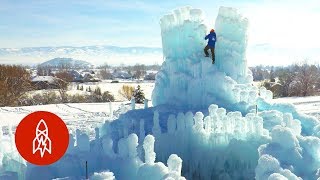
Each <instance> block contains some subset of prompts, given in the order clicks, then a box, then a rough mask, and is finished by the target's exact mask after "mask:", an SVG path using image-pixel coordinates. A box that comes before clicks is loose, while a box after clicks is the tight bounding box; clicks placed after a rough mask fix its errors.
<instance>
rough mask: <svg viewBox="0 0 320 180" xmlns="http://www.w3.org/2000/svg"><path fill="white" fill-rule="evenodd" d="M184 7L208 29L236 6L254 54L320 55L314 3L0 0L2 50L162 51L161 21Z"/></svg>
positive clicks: (318, 7) (319, 7)
mask: <svg viewBox="0 0 320 180" xmlns="http://www.w3.org/2000/svg"><path fill="white" fill-rule="evenodd" d="M186 5H190V6H192V7H195V8H200V9H202V10H203V11H204V13H205V15H206V21H207V25H208V26H213V25H214V20H215V18H216V16H217V12H218V9H219V6H231V7H235V8H238V9H239V10H240V12H242V13H243V14H244V15H245V16H247V17H248V18H249V21H250V31H249V48H251V49H252V51H254V50H255V51H261V47H263V48H264V49H262V51H264V50H267V51H270V53H271V54H272V53H273V54H275V55H277V56H285V57H287V56H290V54H291V52H295V51H297V50H299V54H297V55H295V56H296V57H290V58H293V59H294V58H309V59H314V60H315V59H316V57H320V56H319V53H317V51H318V50H319V49H320V46H319V41H320V37H319V32H320V27H319V25H318V22H319V19H320V2H317V1H316V0H304V1H302V0H244V1H241V0H233V1H231V0H210V1H209V0H191V1H188V0H183V1H182V0H157V1H154V0H148V1H139V0H90V1H88V0H67V1H66V0H51V1H49V0H41V1H38V0H0V48H20V47H39V46H86V45H116V46H151V47H161V37H160V27H159V19H160V18H161V16H162V15H164V14H167V13H169V12H170V11H171V10H172V9H174V8H177V7H180V6H186ZM259 47H260V49H259ZM277 52H278V53H277ZM295 53H296V52H295ZM309 55H310V57H309ZM250 56H251V58H260V59H261V58H262V59H263V58H266V59H265V60H260V61H261V62H264V61H267V60H268V59H269V58H270V57H266V56H261V57H260V56H259V54H257V53H252V54H250V55H249V57H250ZM278 58H279V57H278Z"/></svg>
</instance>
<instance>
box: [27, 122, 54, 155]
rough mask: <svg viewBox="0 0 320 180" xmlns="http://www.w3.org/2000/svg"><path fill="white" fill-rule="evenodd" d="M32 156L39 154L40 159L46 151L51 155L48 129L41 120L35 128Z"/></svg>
mask: <svg viewBox="0 0 320 180" xmlns="http://www.w3.org/2000/svg"><path fill="white" fill-rule="evenodd" d="M32 148H33V151H32V152H33V154H35V153H36V152H37V151H39V152H40V155H41V158H42V157H43V156H44V153H45V152H46V151H47V152H48V153H49V154H51V140H50V138H49V129H48V126H47V124H46V122H45V121H44V120H43V119H41V120H40V121H39V123H38V125H37V128H36V137H35V138H34V139H33V146H32Z"/></svg>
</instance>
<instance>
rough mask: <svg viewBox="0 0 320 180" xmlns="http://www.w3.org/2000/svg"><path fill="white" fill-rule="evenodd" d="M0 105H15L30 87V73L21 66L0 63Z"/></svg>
mask: <svg viewBox="0 0 320 180" xmlns="http://www.w3.org/2000/svg"><path fill="white" fill-rule="evenodd" d="M0 87H1V88H0V106H15V105H17V104H18V102H19V100H20V98H21V97H22V96H23V95H25V94H26V93H27V92H28V91H30V90H31V89H32V85H31V81H30V74H29V72H28V71H27V70H26V69H25V68H24V67H21V66H10V65H0Z"/></svg>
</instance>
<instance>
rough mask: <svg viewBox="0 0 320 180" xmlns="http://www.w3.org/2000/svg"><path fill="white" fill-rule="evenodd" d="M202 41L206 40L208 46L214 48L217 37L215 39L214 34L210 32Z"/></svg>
mask: <svg viewBox="0 0 320 180" xmlns="http://www.w3.org/2000/svg"><path fill="white" fill-rule="evenodd" d="M204 39H205V40H207V39H208V46H209V47H212V48H214V46H215V44H216V41H217V37H216V33H215V32H211V33H210V34H208V35H206V37H205V38H204Z"/></svg>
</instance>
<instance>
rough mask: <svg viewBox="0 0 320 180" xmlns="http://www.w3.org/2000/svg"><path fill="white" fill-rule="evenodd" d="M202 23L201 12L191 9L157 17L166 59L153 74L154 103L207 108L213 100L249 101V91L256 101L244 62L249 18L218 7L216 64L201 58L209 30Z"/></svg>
mask: <svg viewBox="0 0 320 180" xmlns="http://www.w3.org/2000/svg"><path fill="white" fill-rule="evenodd" d="M203 21H204V18H203V14H202V11H201V10H199V9H192V8H190V7H184V8H180V9H176V10H174V11H173V12H172V14H168V15H165V16H164V17H163V18H161V20H160V26H161V35H162V46H163V55H164V60H165V61H164V63H163V65H162V69H161V70H160V72H159V73H158V74H157V76H156V85H155V88H154V90H153V94H152V102H153V105H154V106H157V105H163V104H166V105H168V104H169V105H178V106H186V107H193V108H194V107H196V108H197V107H200V108H205V107H208V105H210V104H213V103H214V104H218V105H221V106H224V107H228V106H233V107H235V104H237V103H240V102H245V103H247V104H250V102H248V101H249V100H248V96H249V94H250V93H251V95H252V96H251V97H252V98H253V101H255V97H256V96H257V94H258V93H257V89H256V88H255V87H253V86H252V85H251V82H252V75H251V73H250V70H249V69H248V68H247V63H246V47H247V27H248V20H247V19H246V18H243V17H242V16H241V15H240V14H239V13H238V12H237V10H236V9H232V8H226V7H221V8H220V10H219V14H218V17H217V19H216V23H215V29H216V33H217V43H216V51H215V52H216V64H214V65H212V64H211V59H210V58H206V57H204V52H203V48H204V47H205V45H206V43H207V42H206V41H205V40H204V37H205V35H206V34H207V33H208V28H207V27H206V25H204V23H203ZM241 93H242V94H241ZM241 97H242V98H241ZM253 101H252V102H253ZM242 104H243V103H242Z"/></svg>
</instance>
